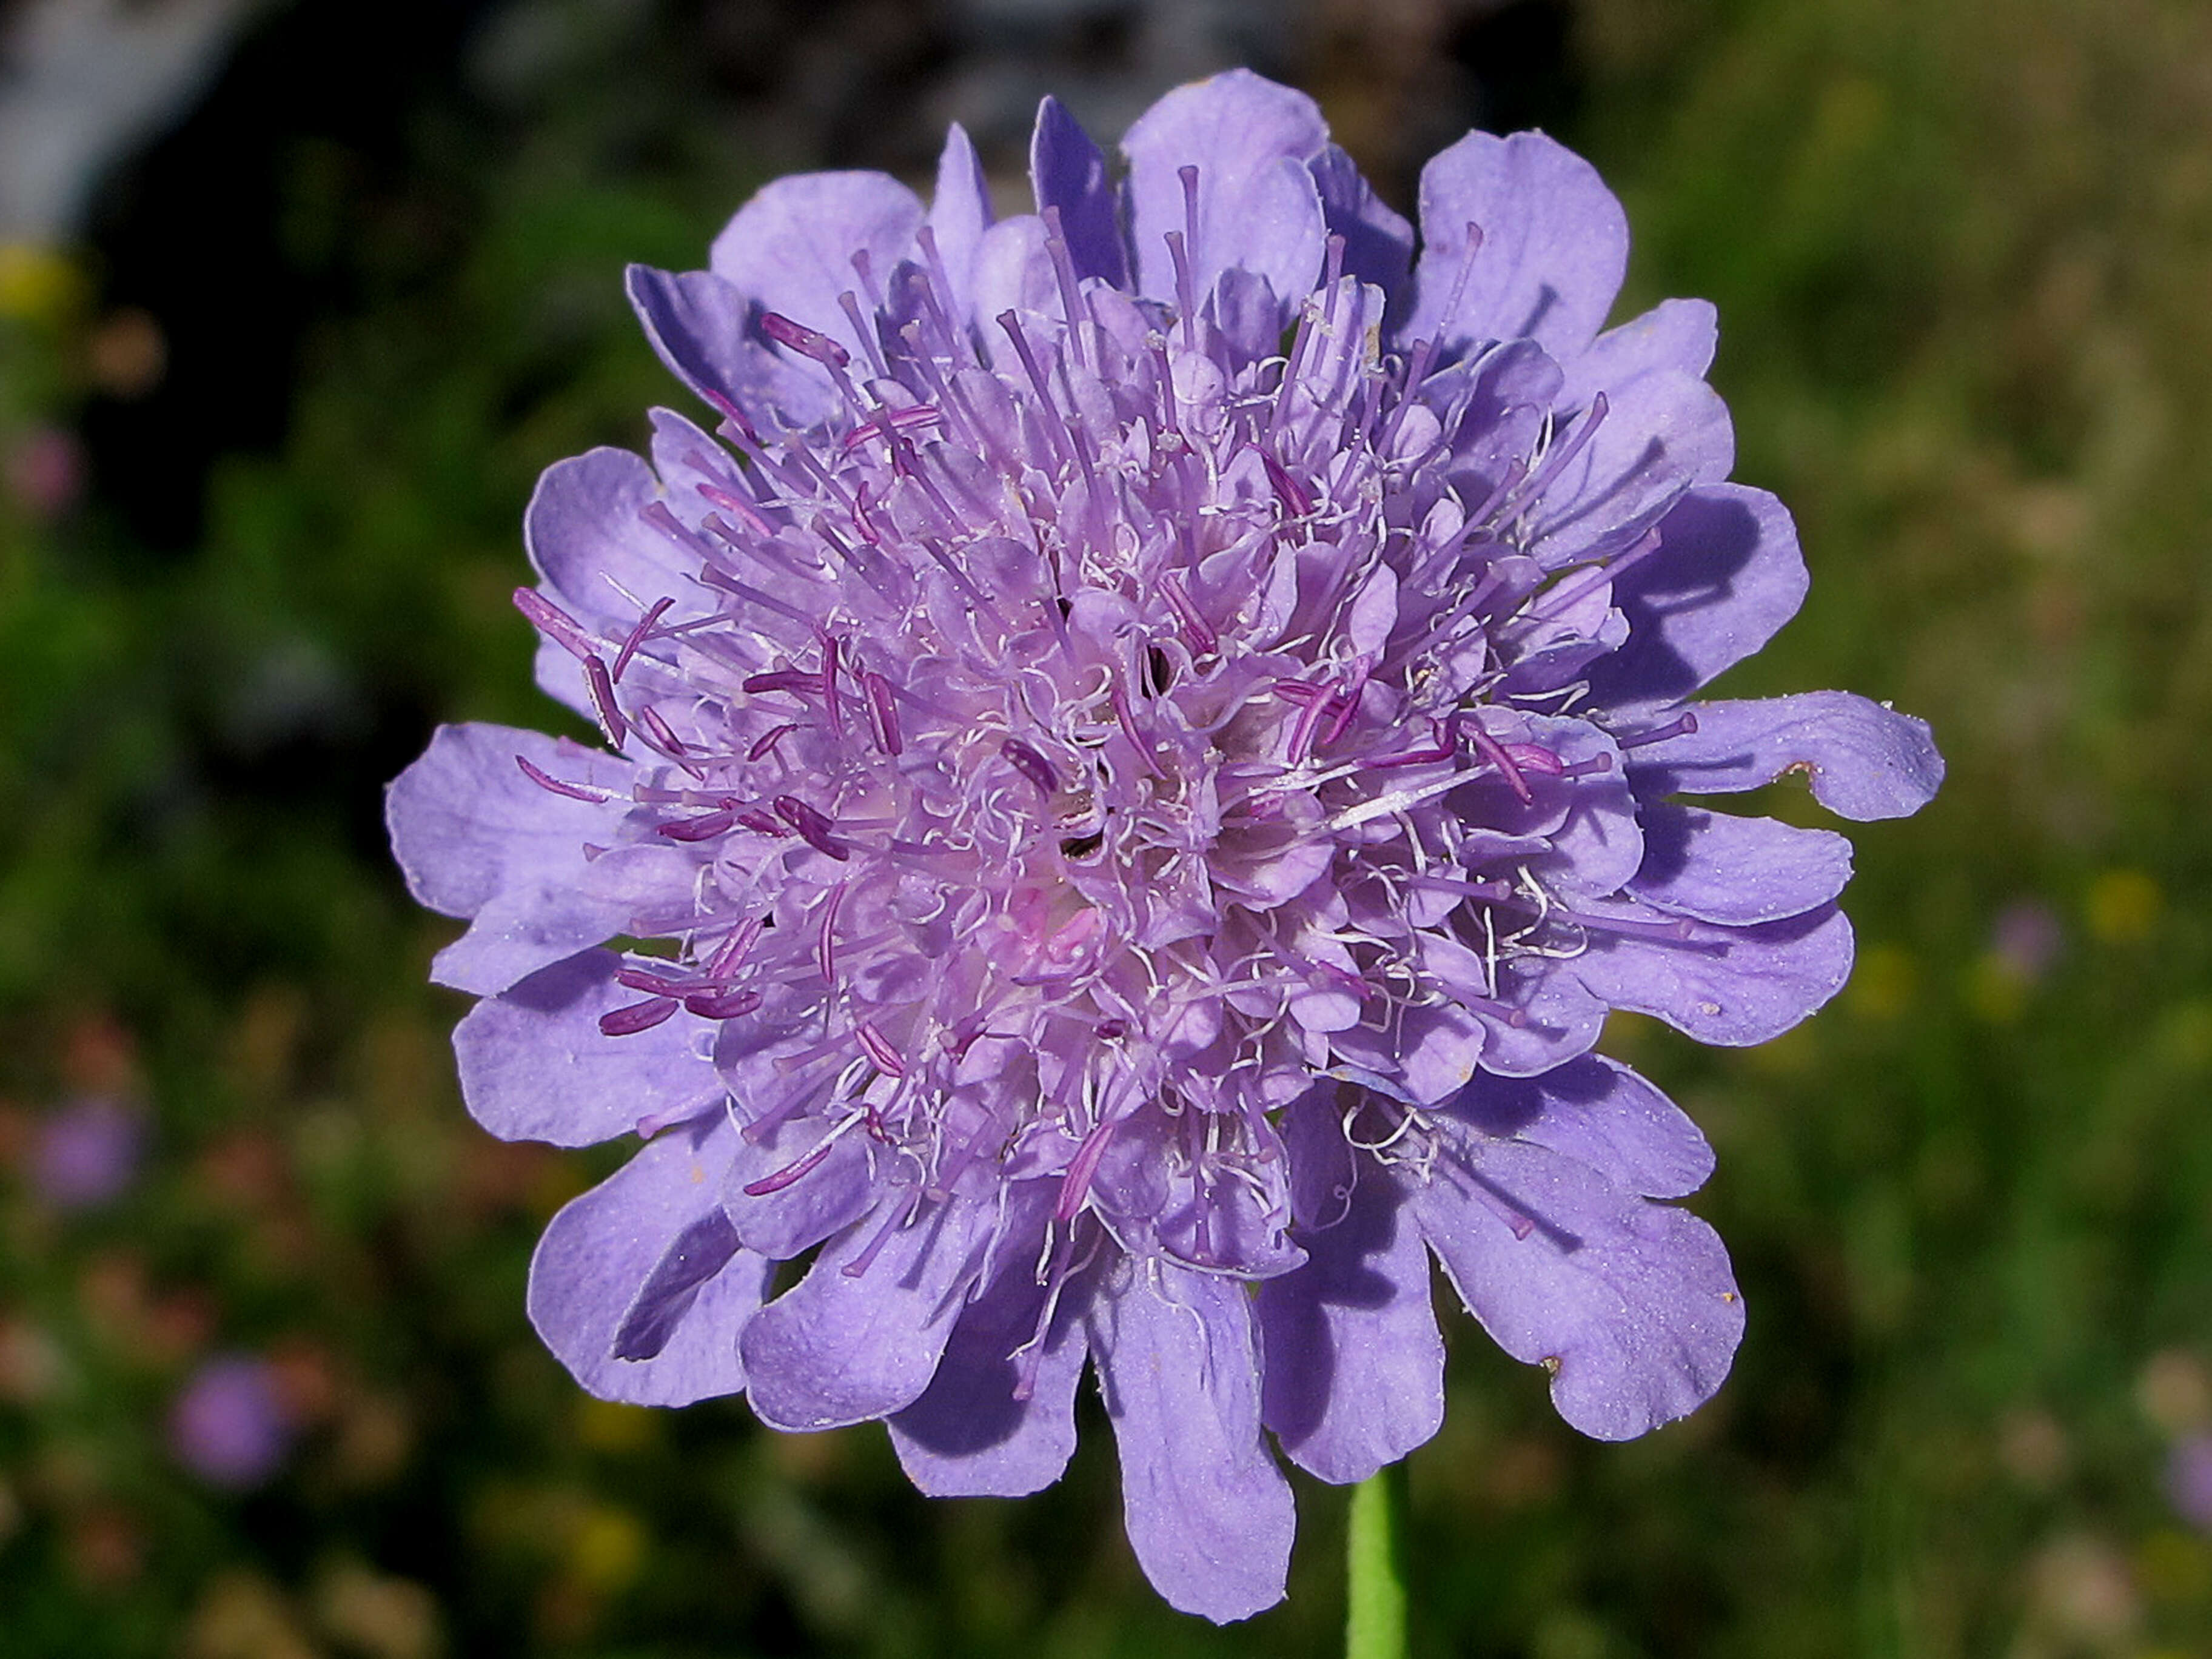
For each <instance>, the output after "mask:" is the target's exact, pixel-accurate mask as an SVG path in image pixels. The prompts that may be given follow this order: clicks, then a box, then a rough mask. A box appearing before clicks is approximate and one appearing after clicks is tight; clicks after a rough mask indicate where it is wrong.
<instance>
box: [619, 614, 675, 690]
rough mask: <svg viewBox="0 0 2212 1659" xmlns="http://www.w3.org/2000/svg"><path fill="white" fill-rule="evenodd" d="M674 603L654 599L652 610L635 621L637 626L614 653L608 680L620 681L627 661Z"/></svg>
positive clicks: (627, 663)
mask: <svg viewBox="0 0 2212 1659" xmlns="http://www.w3.org/2000/svg"><path fill="white" fill-rule="evenodd" d="M675 603H676V601H675V600H673V599H655V600H654V601H653V608H652V609H651V610H649V611H647V612H646V613H645V614H644V615H643V616H642V617H639V618H638V619H637V626H636V627H635V628H633V629H630V630H629V638H628V639H626V640H624V641H623V643H622V649H621V650H619V651H617V652H616V653H615V665H614V667H613V668H612V669H611V670H610V671H609V678H611V679H614V680H616V681H620V680H621V678H622V677H623V669H625V668H627V667H629V659H631V658H632V657H635V655H636V654H637V648H638V647H640V646H641V645H643V644H644V643H645V641H646V640H647V637H648V636H649V635H651V634H652V632H653V625H654V624H655V623H658V622H659V620H660V619H661V618H662V617H665V616H666V615H667V614H668V607H669V606H670V605H674V604H675Z"/></svg>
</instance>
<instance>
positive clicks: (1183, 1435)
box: [1091, 1262, 1297, 1624]
mask: <svg viewBox="0 0 2212 1659" xmlns="http://www.w3.org/2000/svg"><path fill="white" fill-rule="evenodd" d="M1123 1271H1124V1277H1123V1279H1122V1280H1121V1283H1120V1284H1119V1285H1116V1286H1114V1287H1111V1288H1109V1289H1108V1290H1106V1291H1104V1292H1103V1293H1102V1294H1101V1296H1100V1297H1099V1299H1098V1301H1097V1304H1095V1306H1094V1307H1093V1310H1092V1311H1091V1351H1092V1352H1093V1353H1095V1354H1096V1355H1097V1359H1098V1370H1099V1381H1100V1384H1101V1386H1102V1388H1103V1390H1104V1393H1105V1395H1106V1414H1107V1416H1108V1417H1109V1418H1110V1419H1112V1421H1113V1424H1114V1438H1115V1445H1116V1447H1117V1448H1118V1449H1119V1451H1120V1453H1121V1501H1122V1505H1123V1509H1124V1512H1125V1515H1126V1517H1127V1528H1128V1534H1129V1543H1130V1546H1131V1547H1133V1549H1134V1550H1135V1551H1136V1553H1137V1560H1138V1562H1139V1565H1142V1566H1143V1568H1144V1570H1145V1577H1147V1578H1149V1579H1151V1580H1152V1587H1153V1588H1154V1589H1157V1590H1158V1591H1159V1593H1160V1594H1161V1595H1163V1596H1164V1597H1165V1598H1166V1599H1167V1601H1168V1602H1169V1604H1170V1606H1172V1607H1176V1608H1178V1609H1180V1610H1181V1611H1182V1612H1184V1613H1199V1614H1201V1615H1202V1616H1204V1617H1206V1618H1207V1619H1211V1620H1213V1621H1214V1623H1216V1624H1226V1623H1228V1622H1229V1621H1230V1620H1236V1619H1246V1618H1249V1617H1250V1616H1251V1615H1252V1614H1254V1613H1258V1612H1259V1611H1261V1609H1262V1608H1264V1607H1273V1605H1274V1604H1275V1603H1276V1602H1277V1601H1280V1600H1282V1597H1283V1587H1284V1583H1285V1577H1287V1575H1288V1572H1289V1568H1290V1556H1291V1534H1292V1532H1293V1531H1294V1530H1295V1528H1296V1527H1297V1516H1296V1514H1295V1513H1294V1511H1293V1510H1292V1507H1291V1488H1290V1483H1289V1482H1288V1481H1287V1480H1285V1479H1284V1478H1283V1472H1282V1470H1281V1469H1280V1468H1277V1467H1276V1464H1275V1460H1274V1458H1273V1455H1271V1454H1270V1453H1269V1451H1268V1449H1267V1442H1266V1440H1265V1439H1264V1437H1262V1435H1261V1425H1260V1371H1259V1355H1258V1352H1257V1349H1256V1343H1255V1332H1254V1330H1253V1323H1252V1310H1251V1303H1250V1301H1249V1298H1248V1297H1247V1296H1246V1293H1245V1290H1244V1286H1243V1285H1242V1284H1241V1283H1240V1282H1238V1281H1237V1280H1235V1279H1225V1278H1220V1277H1218V1276H1215V1275H1211V1274H1206V1273H1189V1272H1186V1271H1184V1270H1183V1269H1182V1268H1180V1267H1168V1266H1166V1265H1164V1264H1161V1263H1157V1262H1153V1263H1144V1262H1131V1263H1128V1264H1127V1266H1126V1267H1125V1268H1124V1270H1123Z"/></svg>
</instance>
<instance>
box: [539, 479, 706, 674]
mask: <svg viewBox="0 0 2212 1659" xmlns="http://www.w3.org/2000/svg"><path fill="white" fill-rule="evenodd" d="M662 497H663V492H662V489H661V488H660V481H659V479H658V478H656V477H653V469H652V468H651V467H649V466H647V465H646V464H645V463H644V462H643V461H641V460H640V459H638V458H637V457H636V456H635V455H633V454H631V453H629V451H628V450H626V449H606V448H601V449H594V450H592V451H589V452H588V453H585V454H582V455H576V456H572V457H571V458H570V459H568V460H565V461H557V462H556V463H555V464H554V465H551V466H549V467H547V468H546V469H545V471H544V475H543V476H542V477H539V479H538V488H537V489H536V490H534V491H533V492H532V495H531V497H530V505H529V507H527V508H526V510H525V512H524V513H523V520H522V524H523V539H524V541H525V543H526V544H527V546H528V547H529V550H530V562H531V563H532V564H533V565H535V566H536V567H537V568H538V574H540V575H542V576H544V579H545V582H546V585H547V586H548V587H550V589H551V590H552V592H551V594H550V597H551V598H552V599H554V601H555V602H556V604H558V605H560V606H561V607H562V609H563V610H565V611H567V612H568V614H569V615H570V616H572V617H574V618H575V619H576V620H577V621H578V622H580V623H583V624H584V626H585V627H586V628H587V629H592V630H594V631H596V632H598V633H599V634H600V635H602V636H603V637H605V636H607V635H611V636H612V638H613V640H614V641H616V642H617V645H618V643H619V641H621V640H622V639H623V636H624V635H626V634H627V633H628V632H629V629H630V628H631V626H632V625H633V624H635V623H636V621H637V619H638V616H639V611H638V605H637V604H633V603H631V601H630V600H629V599H624V598H623V594H624V593H629V594H630V595H631V596H633V598H634V599H635V600H636V601H638V603H639V604H644V605H651V604H652V603H653V601H654V600H655V599H662V598H673V599H676V600H677V601H678V605H679V606H680V607H681V609H680V611H678V614H677V615H675V616H671V617H670V620H671V621H677V620H680V619H681V617H682V616H684V615H696V614H697V613H698V611H700V609H701V607H700V605H698V604H696V602H693V603H690V604H685V603H684V602H685V601H687V600H690V599H692V596H693V595H695V594H696V593H697V592H698V591H699V584H698V577H697V566H698V560H697V558H696V556H686V555H685V554H684V552H683V551H682V550H679V549H678V546H677V544H675V543H674V542H673V541H671V540H670V539H669V538H668V537H667V536H665V534H663V533H662V532H660V531H659V530H656V529H655V528H653V526H652V525H650V524H648V523H647V522H646V521H645V520H644V518H643V517H642V516H641V515H642V514H643V513H644V512H645V510H646V508H647V507H651V506H652V505H653V503H654V502H656V501H660V500H661V499H662ZM693 505H694V504H693V503H690V502H684V503H678V507H679V509H680V510H679V513H678V516H679V517H682V518H685V519H690V518H692V517H694V516H696V515H695V514H694V513H692V512H691V511H690V508H691V507H692V506H693ZM617 645H610V646H609V647H608V650H607V655H608V656H609V657H610V658H611V657H612V656H613V655H614V653H615V650H616V648H617ZM564 654H565V653H564Z"/></svg>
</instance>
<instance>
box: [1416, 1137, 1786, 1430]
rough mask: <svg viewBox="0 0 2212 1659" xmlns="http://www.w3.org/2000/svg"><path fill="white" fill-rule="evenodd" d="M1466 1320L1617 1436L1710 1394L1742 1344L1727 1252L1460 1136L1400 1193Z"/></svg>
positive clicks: (1676, 1219)
mask: <svg viewBox="0 0 2212 1659" xmlns="http://www.w3.org/2000/svg"><path fill="white" fill-rule="evenodd" d="M1411 1200H1412V1208H1413V1214H1414V1217H1415V1218H1416V1219H1417V1221H1418V1222H1419V1225H1420V1228H1421V1231H1422V1233H1423V1235H1424V1236H1425V1237H1426V1238H1427V1239H1428V1242H1429V1243H1430V1246H1431V1248H1432V1249H1435V1251H1436V1253H1437V1257H1438V1259H1439V1260H1440V1261H1443V1267H1444V1272H1445V1273H1446V1274H1447V1275H1448V1276H1449V1278H1450V1279H1451V1281H1452V1284H1453V1286H1454V1287H1455V1289H1456V1290H1457V1291H1459V1294H1460V1299H1461V1300H1462V1301H1463V1302H1464V1303H1465V1304H1467V1308H1468V1312H1470V1313H1472V1314H1473V1315H1474V1316H1475V1317H1476V1318H1477V1319H1479V1320H1480V1321H1481V1322H1482V1325H1483V1328H1484V1329H1486V1330H1487V1331H1488V1332H1489V1333H1490V1334H1491V1335H1492V1337H1493V1338H1494V1339H1495V1340H1497V1342H1498V1346H1500V1347H1502V1348H1504V1350H1505V1352H1508V1353H1510V1354H1511V1355H1512V1356H1513V1357H1514V1358H1516V1359H1520V1360H1525V1361H1527V1362H1528V1363H1530V1364H1542V1365H1544V1366H1545V1367H1546V1368H1547V1369H1548V1370H1551V1371H1552V1373H1553V1376H1552V1402H1553V1405H1554V1406H1556V1407H1558V1408H1559V1415H1560V1416H1562V1417H1564V1418H1565V1419H1566V1420H1567V1421H1568V1422H1569V1423H1570V1424H1571V1425H1574V1426H1575V1427H1576V1428H1577V1429H1579V1430H1581V1431H1583V1433H1584V1434H1587V1435H1590V1436H1592V1437H1595V1438H1597V1439H1600V1440H1628V1439H1632V1438H1634V1437H1636V1436H1638V1435H1639V1434H1642V1433H1644V1432H1645V1431H1647V1430H1650V1429H1654V1428H1656V1427H1657V1426H1658V1425H1661V1424H1662V1423H1666V1422H1670V1421H1672V1420H1673V1419H1675V1418H1678V1417H1681V1416H1685V1415H1686V1414H1687V1413H1690V1412H1692V1411H1694V1410H1696V1409H1697V1407H1699V1406H1701V1405H1703V1404H1704V1403H1705V1401H1707V1400H1709V1399H1711V1397H1712V1395H1713V1392H1714V1391H1715V1390H1716V1389H1718V1388H1719V1387H1720V1385H1721V1383H1722V1382H1723V1380H1724V1379H1725V1378H1726V1376H1728V1370H1729V1362H1730V1360H1731V1359H1732V1358H1734V1357H1735V1347H1736V1344H1737V1342H1738V1341H1740V1340H1741V1338H1742V1335H1743V1302H1742V1300H1741V1297H1740V1296H1739V1295H1738V1293H1737V1291H1736V1288H1735V1278H1734V1276H1733V1275H1732V1274H1731V1273H1730V1272H1729V1262H1728V1253H1727V1252H1726V1251H1725V1250H1724V1249H1722V1247H1721V1242H1720V1239H1719V1237H1718V1236H1717V1235H1716V1234H1715V1233H1714V1231H1712V1229H1711V1228H1710V1227H1708V1226H1706V1225H1705V1223H1704V1222H1702V1221H1700V1220H1699V1219H1698V1218H1696V1217H1695V1216H1693V1215H1691V1214H1689V1213H1688V1212H1686V1211H1682V1210H1677V1209H1674V1208H1673V1207H1672V1206H1668V1205H1663V1204H1652V1203H1648V1202H1646V1201H1645V1200H1642V1199H1638V1198H1631V1197H1628V1196H1626V1194H1622V1193H1621V1192H1620V1191H1619V1190H1618V1189H1617V1188H1614V1187H1613V1185H1612V1184H1611V1183H1610V1182H1607V1181H1606V1179H1605V1178H1604V1177H1603V1176H1600V1175H1598V1174H1597V1173H1596V1172H1595V1171H1594V1170H1590V1169H1589V1168H1587V1167H1585V1166H1584V1165H1583V1164H1580V1163H1577V1162H1576V1161H1575V1160H1573V1159H1571V1158H1562V1157H1560V1156H1559V1154H1558V1153H1556V1152H1551V1151H1549V1150H1548V1149H1547V1148H1544V1147H1541V1146H1528V1145H1523V1144H1521V1143H1518V1142H1515V1141H1510V1140H1506V1141H1492V1140H1486V1139H1471V1140H1470V1141H1469V1142H1468V1144H1467V1146H1466V1147H1465V1150H1464V1161H1463V1162H1462V1161H1460V1160H1455V1159H1452V1158H1440V1159H1439V1160H1438V1161H1437V1166H1436V1173H1435V1175H1434V1177H1433V1178H1432V1179H1431V1180H1429V1181H1427V1182H1414V1183H1413V1185H1412V1188H1411Z"/></svg>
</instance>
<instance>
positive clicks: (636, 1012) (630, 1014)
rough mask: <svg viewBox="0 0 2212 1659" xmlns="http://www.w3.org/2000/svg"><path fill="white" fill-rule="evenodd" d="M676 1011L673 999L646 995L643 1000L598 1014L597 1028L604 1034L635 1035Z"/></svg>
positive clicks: (613, 1035) (614, 1035)
mask: <svg viewBox="0 0 2212 1659" xmlns="http://www.w3.org/2000/svg"><path fill="white" fill-rule="evenodd" d="M674 1012H676V1003H675V1001H674V1000H672V999H671V998H668V997H648V998H647V999H646V1000H644V1001H643V1002H633V1003H629V1004H628V1005H626V1006H623V1007H620V1008H617V1009H614V1010H612V1011H611V1012H608V1013H604V1014H601V1015H600V1016H599V1030H601V1031H602V1032H604V1033H605V1035H606V1036H611V1037H616V1036H636V1035H637V1033H639V1032H640V1031H649V1030H652V1029H653V1027H654V1026H656V1025H658V1024H660V1022H661V1021H663V1020H664V1019H666V1018H668V1017H669V1016H670V1015H671V1014H672V1013H674Z"/></svg>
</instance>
